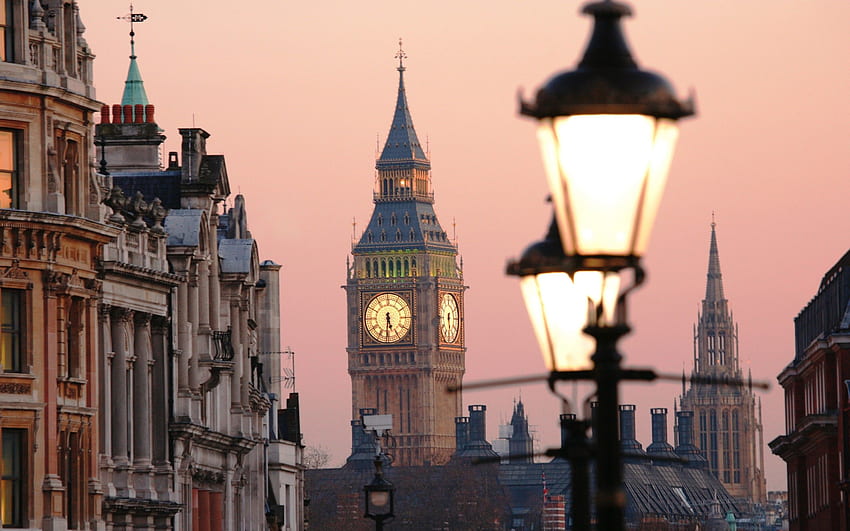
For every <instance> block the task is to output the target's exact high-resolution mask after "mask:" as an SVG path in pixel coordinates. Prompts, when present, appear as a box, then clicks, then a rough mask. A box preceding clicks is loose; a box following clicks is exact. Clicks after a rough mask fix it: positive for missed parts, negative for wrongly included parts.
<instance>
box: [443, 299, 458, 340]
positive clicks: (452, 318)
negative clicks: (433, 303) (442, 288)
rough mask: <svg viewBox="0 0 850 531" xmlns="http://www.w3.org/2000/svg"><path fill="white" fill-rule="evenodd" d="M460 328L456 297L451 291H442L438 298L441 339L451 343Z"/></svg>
mask: <svg viewBox="0 0 850 531" xmlns="http://www.w3.org/2000/svg"><path fill="white" fill-rule="evenodd" d="M459 329H460V313H459V312H458V308H457V299H455V297H454V295H452V294H451V293H443V296H442V297H441V298H440V335H441V336H442V337H443V341H445V342H447V343H453V342H454V341H455V340H456V339H457V333H458V330H459Z"/></svg>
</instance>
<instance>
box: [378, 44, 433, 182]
mask: <svg viewBox="0 0 850 531" xmlns="http://www.w3.org/2000/svg"><path fill="white" fill-rule="evenodd" d="M401 44H402V41H401V39H399V40H398V51H397V52H396V54H395V58H396V59H398V67H397V68H396V70H398V97H397V98H396V104H395V113H394V114H393V122H392V125H390V132H389V134H388V135H387V141H386V143H385V144H384V149H383V151H382V152H381V156H380V157H379V158H378V164H379V165H380V164H381V163H382V162H389V161H392V162H394V163H398V162H413V161H420V162H426V163H427V161H428V159H427V157H426V156H425V152H424V151H422V146H421V145H420V143H419V137H417V136H416V130H415V129H414V128H413V118H412V117H411V116H410V107H409V106H408V104H407V93H406V92H405V89H404V72H405V70H407V68H406V67H405V66H404V60H405V59H407V54H406V53H405V52H404V49H403V48H402V47H401ZM378 169H379V170H380V169H381V168H378ZM428 169H430V167H429V168H428Z"/></svg>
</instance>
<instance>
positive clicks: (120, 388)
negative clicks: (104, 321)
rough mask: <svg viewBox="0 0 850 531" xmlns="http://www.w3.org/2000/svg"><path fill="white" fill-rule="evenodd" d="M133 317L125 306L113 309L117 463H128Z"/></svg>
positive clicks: (113, 441)
mask: <svg viewBox="0 0 850 531" xmlns="http://www.w3.org/2000/svg"><path fill="white" fill-rule="evenodd" d="M132 318H133V312H132V311H130V310H127V309H124V308H116V309H114V310H113V311H112V349H113V351H114V352H115V357H114V358H113V360H112V402H111V410H112V411H111V413H112V457H113V461H115V463H116V465H127V464H128V453H129V452H128V450H129V448H128V445H127V423H128V421H129V419H128V418H127V408H128V400H129V398H130V397H129V396H127V394H128V393H127V391H128V388H127V358H128V356H129V352H128V350H129V346H130V345H129V344H130V338H129V334H128V326H129V325H130V322H131V320H132Z"/></svg>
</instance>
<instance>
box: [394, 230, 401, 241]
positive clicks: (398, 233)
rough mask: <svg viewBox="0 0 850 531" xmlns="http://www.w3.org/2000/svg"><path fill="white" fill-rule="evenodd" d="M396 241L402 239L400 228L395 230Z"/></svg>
mask: <svg viewBox="0 0 850 531" xmlns="http://www.w3.org/2000/svg"><path fill="white" fill-rule="evenodd" d="M395 241H397V242H400V241H401V231H400V230H396V231H395Z"/></svg>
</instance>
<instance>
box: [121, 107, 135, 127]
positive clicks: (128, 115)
mask: <svg viewBox="0 0 850 531" xmlns="http://www.w3.org/2000/svg"><path fill="white" fill-rule="evenodd" d="M123 122H124V123H125V124H131V123H133V106H132V105H125V106H124V120H123Z"/></svg>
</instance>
